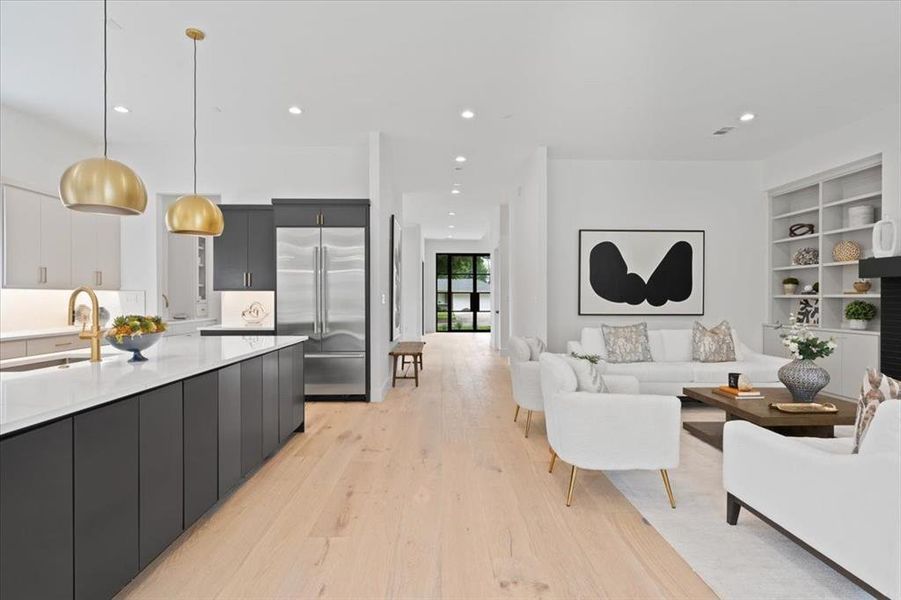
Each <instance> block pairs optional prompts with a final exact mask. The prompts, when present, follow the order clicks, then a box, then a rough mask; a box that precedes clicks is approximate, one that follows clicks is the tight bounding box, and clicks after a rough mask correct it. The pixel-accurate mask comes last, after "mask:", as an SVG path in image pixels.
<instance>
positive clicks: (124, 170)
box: [59, 0, 147, 216]
mask: <svg viewBox="0 0 901 600" xmlns="http://www.w3.org/2000/svg"><path fill="white" fill-rule="evenodd" d="M106 30H107V18H106V0H103V157H102V158H86V159H85V160H81V161H78V162H77V163H75V164H74V165H72V166H71V167H69V168H68V169H66V171H65V172H64V173H63V176H62V177H61V178H60V180H59V197H60V200H62V202H63V206H65V207H66V208H71V209H72V210H77V211H81V212H92V213H104V214H108V215H124V216H128V215H139V214H141V213H143V212H144V209H145V208H146V207H147V189H146V188H145V187H144V182H143V181H141V178H140V177H138V176H137V174H135V172H134V171H132V170H131V169H130V168H128V167H127V166H126V165H124V164H122V163H120V162H119V161H115V160H112V159H110V158H108V157H107V145H108V144H107V135H106V121H107V114H108V113H109V108H108V106H107V93H106V80H107V66H106V62H107V50H106Z"/></svg>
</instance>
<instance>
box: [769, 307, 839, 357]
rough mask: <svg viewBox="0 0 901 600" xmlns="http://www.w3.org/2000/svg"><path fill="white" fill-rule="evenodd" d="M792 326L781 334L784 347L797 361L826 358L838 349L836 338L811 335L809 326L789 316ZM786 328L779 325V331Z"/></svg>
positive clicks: (793, 316) (792, 315)
mask: <svg viewBox="0 0 901 600" xmlns="http://www.w3.org/2000/svg"><path fill="white" fill-rule="evenodd" d="M788 318H789V320H790V321H791V323H792V325H791V327H790V328H789V330H788V332H787V333H782V334H780V336H779V337H781V338H782V345H783V346H785V347H786V348H788V351H789V352H791V355H792V356H793V357H794V358H795V359H797V360H815V359H817V358H826V357H827V356H829V355H830V354H832V353H833V352H834V351H835V349H836V348H837V347H838V346H837V344H836V343H835V338H829V339H828V340H824V339H821V338H819V337H817V336H816V335H814V334H813V333H811V331H810V329H808V327H807V325H805V324H803V323H798V322H797V320H796V319H795V315H794V314H790V315H789V316H788ZM783 327H784V326H783V325H781V324H780V325H779V327H778V328H779V329H782V328H783Z"/></svg>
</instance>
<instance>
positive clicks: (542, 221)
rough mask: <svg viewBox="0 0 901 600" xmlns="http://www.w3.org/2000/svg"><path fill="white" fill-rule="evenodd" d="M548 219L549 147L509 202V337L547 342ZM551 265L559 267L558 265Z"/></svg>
mask: <svg viewBox="0 0 901 600" xmlns="http://www.w3.org/2000/svg"><path fill="white" fill-rule="evenodd" d="M555 210H557V208H556V207H555ZM547 218H548V173H547V148H545V147H539V148H536V150H535V152H534V153H533V155H532V157H531V158H530V159H529V161H528V165H527V167H526V170H525V172H524V173H523V175H522V183H521V185H520V187H519V190H518V193H517V194H516V197H514V198H513V199H512V200H511V201H510V248H509V249H510V254H509V261H508V262H509V268H510V296H509V297H510V335H518V336H525V335H534V336H538V337H540V338H541V339H544V340H546V339H547V335H548V321H547V313H548V295H547V289H548V285H547V276H548V241H549V240H548V223H547ZM551 264H552V265H554V269H557V268H559V265H558V263H555V262H551Z"/></svg>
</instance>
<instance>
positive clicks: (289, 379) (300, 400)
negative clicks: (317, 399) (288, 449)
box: [278, 344, 304, 443]
mask: <svg viewBox="0 0 901 600" xmlns="http://www.w3.org/2000/svg"><path fill="white" fill-rule="evenodd" d="M303 388H304V382H303V344H297V345H296V346H291V347H289V348H283V349H281V350H279V351H278V405H279V415H278V436H279V442H280V443H285V441H286V440H287V439H288V438H289V437H291V434H292V433H293V432H294V431H296V430H301V431H302V430H303V420H304V392H303Z"/></svg>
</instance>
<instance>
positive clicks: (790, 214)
mask: <svg viewBox="0 0 901 600" xmlns="http://www.w3.org/2000/svg"><path fill="white" fill-rule="evenodd" d="M819 210H820V207H819V206H813V207H811V208H802V209H800V210H793V211H791V212H787V213H782V214H781V215H773V220H774V221H776V220H778V219H787V218H788V217H796V216H798V215H805V214H807V213H812V212H817V211H819Z"/></svg>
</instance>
